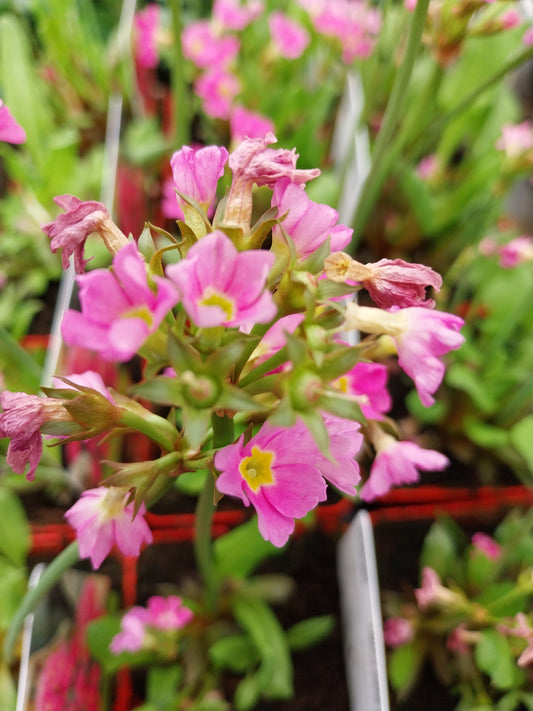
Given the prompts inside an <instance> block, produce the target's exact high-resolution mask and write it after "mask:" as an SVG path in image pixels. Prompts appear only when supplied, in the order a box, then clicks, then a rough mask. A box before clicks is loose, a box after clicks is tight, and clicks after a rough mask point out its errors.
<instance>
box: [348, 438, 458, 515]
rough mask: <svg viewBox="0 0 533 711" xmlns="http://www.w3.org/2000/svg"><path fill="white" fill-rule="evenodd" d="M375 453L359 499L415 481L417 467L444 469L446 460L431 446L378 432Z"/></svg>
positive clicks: (446, 463)
mask: <svg viewBox="0 0 533 711" xmlns="http://www.w3.org/2000/svg"><path fill="white" fill-rule="evenodd" d="M374 445H375V446H376V450H377V454H376V458H375V459H374V461H373V462H372V466H371V468H370V475H369V477H368V479H367V481H366V482H365V483H364V485H363V487H362V488H361V491H360V496H361V499H362V500H363V501H373V500H374V499H377V498H378V497H380V496H383V495H384V494H386V493H387V492H388V491H389V490H390V489H392V488H393V487H394V486H403V485H404V484H414V483H416V482H417V481H418V480H419V478H420V476H419V470H421V471H430V472H436V471H441V470H443V469H446V467H447V466H448V465H449V463H450V462H449V460H448V458H447V457H445V456H444V454H441V453H440V452H436V451H435V450H433V449H423V448H422V447H419V446H418V445H417V444H415V443H414V442H399V441H398V440H396V439H394V437H392V436H390V435H387V434H384V433H382V434H381V435H380V437H379V438H378V441H375V442H374Z"/></svg>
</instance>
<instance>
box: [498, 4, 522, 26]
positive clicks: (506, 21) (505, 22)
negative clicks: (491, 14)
mask: <svg viewBox="0 0 533 711" xmlns="http://www.w3.org/2000/svg"><path fill="white" fill-rule="evenodd" d="M499 20H500V22H501V23H502V27H503V28H504V29H505V30H512V29H513V27H518V25H521V24H522V22H524V18H523V16H522V15H521V14H520V12H519V10H516V9H515V8H511V9H510V10H506V11H505V12H504V13H503V14H502V15H501V16H500V18H499Z"/></svg>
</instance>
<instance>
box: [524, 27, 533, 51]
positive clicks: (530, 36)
mask: <svg viewBox="0 0 533 711" xmlns="http://www.w3.org/2000/svg"><path fill="white" fill-rule="evenodd" d="M522 43H523V44H524V45H525V46H526V47H531V46H533V27H528V28H527V30H526V31H525V32H524V34H523V35H522Z"/></svg>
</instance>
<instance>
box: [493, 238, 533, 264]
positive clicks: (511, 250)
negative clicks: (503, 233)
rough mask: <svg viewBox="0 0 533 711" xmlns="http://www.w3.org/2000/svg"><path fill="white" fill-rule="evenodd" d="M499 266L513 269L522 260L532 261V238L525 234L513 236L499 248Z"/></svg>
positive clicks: (521, 262)
mask: <svg viewBox="0 0 533 711" xmlns="http://www.w3.org/2000/svg"><path fill="white" fill-rule="evenodd" d="M499 254H500V260H499V264H500V267H503V268H504V269H513V268H514V267H517V266H518V265H519V264H523V263H524V262H531V261H533V238H532V237H528V236H526V235H522V236H521V237H515V238H514V239H512V240H510V241H509V242H507V244H504V245H502V246H501V247H500V248H499Z"/></svg>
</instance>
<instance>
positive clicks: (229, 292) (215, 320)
mask: <svg viewBox="0 0 533 711" xmlns="http://www.w3.org/2000/svg"><path fill="white" fill-rule="evenodd" d="M274 261H275V257H274V255H273V254H272V253H271V252H269V251H266V250H259V249H252V250H246V251H244V252H238V251H237V249H236V248H235V246H234V245H233V243H232V241H231V240H230V239H229V237H226V235H225V234H224V233H223V232H219V231H218V230H215V231H214V232H211V233H209V234H208V235H206V236H205V237H202V239H200V240H198V242H196V244H194V245H193V246H192V247H191V248H190V249H189V251H188V252H187V256H186V257H185V259H183V260H181V262H178V263H177V264H171V265H170V266H169V267H167V276H168V277H169V279H171V280H172V282H173V283H174V284H175V285H176V287H177V290H178V292H179V294H180V297H181V300H182V303H183V307H184V309H185V311H187V313H188V315H189V316H190V318H191V319H192V320H193V321H194V323H195V324H196V325H197V326H199V327H201V328H212V327H214V326H227V327H241V328H244V329H245V330H246V329H247V328H248V327H251V326H252V325H253V324H255V323H268V322H269V321H271V320H272V319H273V318H274V316H275V315H276V312H277V308H276V306H275V304H274V301H273V299H272V294H271V292H270V291H269V290H268V289H267V288H266V281H267V277H268V273H269V271H270V270H271V268H272V266H273V264H274Z"/></svg>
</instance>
